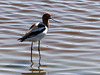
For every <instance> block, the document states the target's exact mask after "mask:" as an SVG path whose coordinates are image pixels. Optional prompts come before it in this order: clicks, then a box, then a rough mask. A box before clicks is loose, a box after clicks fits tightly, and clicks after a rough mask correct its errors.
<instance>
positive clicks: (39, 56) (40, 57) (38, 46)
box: [38, 41, 41, 59]
mask: <svg viewBox="0 0 100 75" xmlns="http://www.w3.org/2000/svg"><path fill="white" fill-rule="evenodd" d="M38 52H39V57H40V59H41V54H40V41H39V42H38Z"/></svg>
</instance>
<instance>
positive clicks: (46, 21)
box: [42, 19, 49, 27]
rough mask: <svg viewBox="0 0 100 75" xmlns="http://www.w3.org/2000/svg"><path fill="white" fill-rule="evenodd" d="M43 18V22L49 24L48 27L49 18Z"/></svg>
mask: <svg viewBox="0 0 100 75" xmlns="http://www.w3.org/2000/svg"><path fill="white" fill-rule="evenodd" d="M42 20H43V23H44V24H45V25H46V26H47V27H49V19H42Z"/></svg>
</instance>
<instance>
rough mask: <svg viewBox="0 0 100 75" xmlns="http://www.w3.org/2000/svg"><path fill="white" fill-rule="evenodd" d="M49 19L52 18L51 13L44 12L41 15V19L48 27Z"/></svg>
mask: <svg viewBox="0 0 100 75" xmlns="http://www.w3.org/2000/svg"><path fill="white" fill-rule="evenodd" d="M49 19H52V18H51V14H50V13H44V14H43V16H42V21H43V23H44V24H45V25H46V26H47V27H49Z"/></svg>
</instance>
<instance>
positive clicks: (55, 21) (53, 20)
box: [51, 18, 61, 23]
mask: <svg viewBox="0 0 100 75" xmlns="http://www.w3.org/2000/svg"><path fill="white" fill-rule="evenodd" d="M51 19H52V20H53V21H55V22H58V23H61V22H59V21H56V20H54V19H53V18H51Z"/></svg>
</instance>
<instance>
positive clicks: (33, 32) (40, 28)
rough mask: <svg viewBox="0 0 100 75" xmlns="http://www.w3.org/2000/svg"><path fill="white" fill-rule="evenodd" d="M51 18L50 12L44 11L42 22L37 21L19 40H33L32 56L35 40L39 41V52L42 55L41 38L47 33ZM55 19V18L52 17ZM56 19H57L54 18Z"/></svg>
mask: <svg viewBox="0 0 100 75" xmlns="http://www.w3.org/2000/svg"><path fill="white" fill-rule="evenodd" d="M49 19H52V17H51V14H50V13H44V14H43V16H42V22H38V23H35V24H34V25H32V26H31V27H30V28H29V31H28V32H27V33H26V34H25V35H23V36H22V37H21V38H19V39H18V40H19V41H20V42H23V41H31V42H32V43H31V57H32V50H33V42H38V52H39V56H41V55H40V40H41V39H42V38H43V37H44V36H45V35H46V34H47V31H48V28H49ZM52 20H54V19H52ZM54 21H55V20H54Z"/></svg>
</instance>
